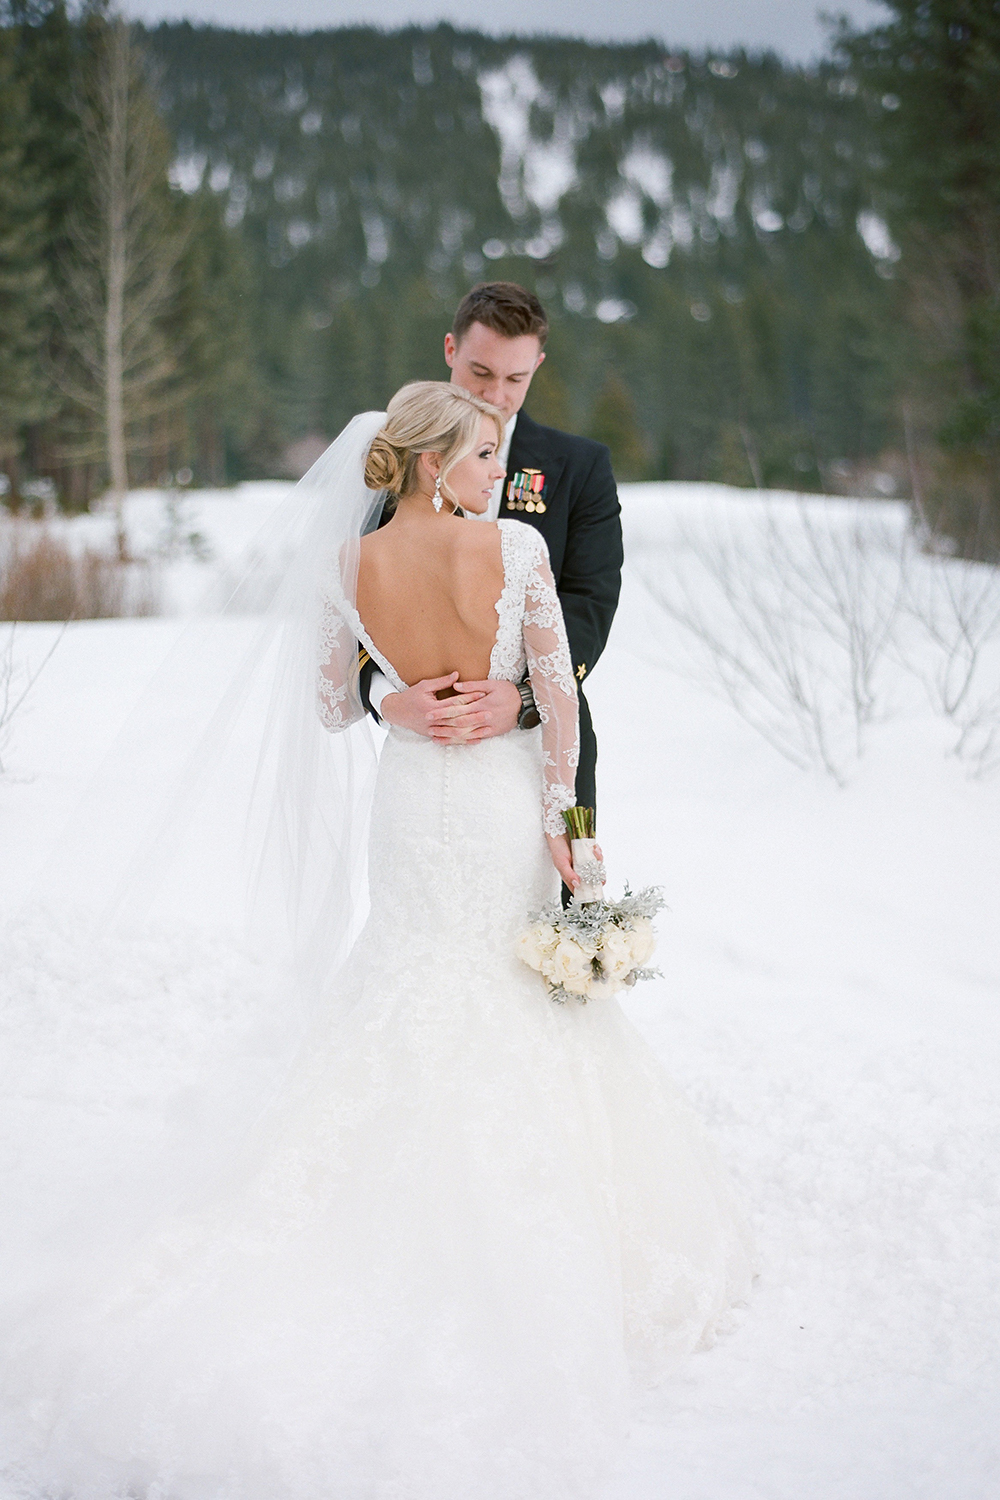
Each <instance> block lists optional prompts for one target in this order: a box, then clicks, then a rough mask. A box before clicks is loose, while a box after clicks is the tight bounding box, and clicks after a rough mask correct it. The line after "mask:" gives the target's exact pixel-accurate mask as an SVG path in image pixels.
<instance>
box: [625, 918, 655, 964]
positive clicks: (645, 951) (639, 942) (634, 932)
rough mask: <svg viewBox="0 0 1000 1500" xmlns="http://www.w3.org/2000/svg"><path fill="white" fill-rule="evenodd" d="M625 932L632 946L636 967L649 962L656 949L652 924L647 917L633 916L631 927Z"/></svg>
mask: <svg viewBox="0 0 1000 1500" xmlns="http://www.w3.org/2000/svg"><path fill="white" fill-rule="evenodd" d="M626 932H627V935H628V939H629V943H630V944H631V947H632V959H633V961H634V963H635V966H636V968H637V969H641V968H643V967H644V966H645V965H646V964H648V963H649V960H650V959H651V958H652V956H653V953H654V951H655V949H656V934H655V933H654V931H653V924H652V922H651V921H650V920H649V918H648V917H633V918H632V924H631V927H630V928H627V929H626Z"/></svg>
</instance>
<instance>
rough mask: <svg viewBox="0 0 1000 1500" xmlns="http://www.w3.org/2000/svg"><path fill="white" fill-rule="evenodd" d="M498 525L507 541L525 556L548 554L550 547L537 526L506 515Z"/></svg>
mask: <svg viewBox="0 0 1000 1500" xmlns="http://www.w3.org/2000/svg"><path fill="white" fill-rule="evenodd" d="M496 525H497V527H498V529H499V530H500V533H501V535H502V536H503V537H504V539H505V541H506V542H507V543H508V544H509V545H511V546H513V547H515V548H516V549H517V551H518V552H520V553H523V554H524V556H526V557H547V556H548V552H549V549H548V547H547V546H546V544H545V538H544V537H543V536H542V533H541V532H540V531H539V530H538V529H537V527H534V526H529V525H528V523H527V521H515V520H512V519H510V520H509V519H508V518H507V517H506V516H504V517H502V518H501V519H500V520H499V521H497V522H496Z"/></svg>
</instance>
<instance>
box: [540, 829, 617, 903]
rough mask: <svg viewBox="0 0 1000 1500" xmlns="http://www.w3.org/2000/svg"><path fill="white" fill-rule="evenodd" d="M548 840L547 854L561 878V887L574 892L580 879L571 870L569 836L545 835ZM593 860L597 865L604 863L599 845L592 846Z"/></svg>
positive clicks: (561, 834) (572, 869) (562, 834)
mask: <svg viewBox="0 0 1000 1500" xmlns="http://www.w3.org/2000/svg"><path fill="white" fill-rule="evenodd" d="M545 837H546V839H547V840H548V845H549V853H550V854H551V856H552V863H553V864H554V865H555V867H556V869H557V870H558V871H559V874H560V875H561V876H562V881H563V885H568V886H569V888H570V890H571V891H575V890H576V888H577V886H578V885H579V884H580V877H579V875H578V874H577V873H576V871H575V870H574V868H573V856H572V853H571V850H570V842H569V835H568V834H565V833H560V834H558V835H556V836H555V837H553V835H552V834H550V833H547V834H546V835H545ZM594 858H595V859H596V860H597V861H598V863H599V864H603V863H604V855H603V854H602V852H601V846H600V844H595V845H594Z"/></svg>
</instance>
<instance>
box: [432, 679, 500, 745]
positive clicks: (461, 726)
mask: <svg viewBox="0 0 1000 1500" xmlns="http://www.w3.org/2000/svg"><path fill="white" fill-rule="evenodd" d="M455 692H456V693H457V694H459V697H457V698H446V699H445V700H444V702H443V703H441V704H439V706H438V710H437V712H436V713H435V714H434V716H433V718H434V721H435V726H436V727H435V728H434V730H432V733H433V735H434V738H435V739H440V740H442V741H443V742H444V743H450V744H459V743H461V744H471V743H472V742H473V741H474V740H489V739H492V738H493V737H494V736H495V735H498V734H509V733H510V731H511V730H512V729H514V728H515V727H516V725H517V720H518V716H519V715H520V712H521V694H520V691H519V690H518V688H517V686H516V684H515V683H513V682H507V681H505V680H504V679H503V678H496V679H494V678H491V677H487V678H486V679H485V680H484V681H482V682H456V683H455ZM468 697H472V698H474V699H475V702H474V704H473V706H472V707H471V708H465V707H461V708H456V707H455V705H456V704H457V703H458V702H459V701H460V698H461V699H464V698H468Z"/></svg>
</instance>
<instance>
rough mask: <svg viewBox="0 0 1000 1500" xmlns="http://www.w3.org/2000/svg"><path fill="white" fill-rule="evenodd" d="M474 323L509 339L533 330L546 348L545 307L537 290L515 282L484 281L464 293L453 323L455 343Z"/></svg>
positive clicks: (457, 342) (460, 340) (452, 332)
mask: <svg viewBox="0 0 1000 1500" xmlns="http://www.w3.org/2000/svg"><path fill="white" fill-rule="evenodd" d="M473 323H482V324H483V325H484V326H485V327H486V328H492V329H493V332H494V333H499V334H502V335H503V337H504V338H507V339H519V338H522V337H523V336H524V334H526V333H533V334H534V335H535V338H536V339H537V340H538V342H539V344H540V345H541V346H542V347H543V348H544V346H545V340H546V338H547V337H548V332H549V320H548V318H547V317H546V316H545V309H544V307H543V306H542V304H541V303H540V302H539V300H538V298H537V297H536V296H535V294H534V292H529V291H528V290H527V288H526V287H523V286H518V284H517V282H516V281H483V282H480V284H479V286H474V287H473V288H472V291H471V292H467V293H466V294H465V296H464V297H463V298H462V300H461V302H460V303H459V304H458V308H457V310H456V313H455V320H454V322H453V323H452V325H451V335H452V338H453V339H454V340H455V343H456V344H460V343H461V342H462V339H463V338H464V337H465V335H466V334H467V333H468V331H469V329H470V328H471V326H472V324H473Z"/></svg>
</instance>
